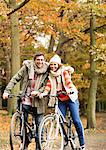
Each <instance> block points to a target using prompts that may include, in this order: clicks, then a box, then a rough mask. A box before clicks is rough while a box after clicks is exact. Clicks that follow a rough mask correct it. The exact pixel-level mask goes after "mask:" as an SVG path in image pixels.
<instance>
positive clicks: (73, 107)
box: [58, 100, 85, 146]
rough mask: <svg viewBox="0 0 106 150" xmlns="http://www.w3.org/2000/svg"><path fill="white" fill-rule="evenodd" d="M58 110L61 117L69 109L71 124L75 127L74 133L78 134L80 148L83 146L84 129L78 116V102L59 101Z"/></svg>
mask: <svg viewBox="0 0 106 150" xmlns="http://www.w3.org/2000/svg"><path fill="white" fill-rule="evenodd" d="M58 105H59V109H60V110H61V112H62V114H63V116H64V117H65V116H66V112H67V107H69V110H70V112H71V116H72V119H73V123H74V125H75V128H76V131H77V133H78V138H79V142H80V146H82V145H84V144H85V141H84V128H83V125H82V122H81V119H80V116H79V101H78V100H76V101H75V102H72V101H71V100H68V101H64V102H62V101H60V100H59V104H58Z"/></svg>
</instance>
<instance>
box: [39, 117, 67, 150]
mask: <svg viewBox="0 0 106 150" xmlns="http://www.w3.org/2000/svg"><path fill="white" fill-rule="evenodd" d="M39 144H40V148H41V150H47V149H49V150H63V149H64V135H63V131H62V127H61V125H60V123H59V122H58V121H57V119H56V116H55V115H47V116H45V117H44V118H43V119H42V121H41V123H40V126H39Z"/></svg>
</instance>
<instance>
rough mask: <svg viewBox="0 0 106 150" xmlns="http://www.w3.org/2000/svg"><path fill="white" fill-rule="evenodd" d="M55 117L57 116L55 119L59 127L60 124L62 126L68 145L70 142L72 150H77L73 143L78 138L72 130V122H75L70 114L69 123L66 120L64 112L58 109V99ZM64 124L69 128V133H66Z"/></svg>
mask: <svg viewBox="0 0 106 150" xmlns="http://www.w3.org/2000/svg"><path fill="white" fill-rule="evenodd" d="M54 115H55V117H56V119H57V122H58V125H59V123H60V125H61V127H62V130H63V133H64V135H65V140H66V142H67V144H68V141H70V143H71V146H72V148H73V149H76V145H75V143H74V141H73V140H74V139H75V138H76V137H74V136H73V135H72V132H71V130H72V122H73V121H72V119H71V115H70V112H69V113H68V122H67V120H66V118H65V117H64V116H63V114H62V112H61V111H60V109H59V107H58V98H56V104H55V114H54ZM64 124H65V125H66V126H67V130H68V131H67V132H68V133H67V132H66V129H65V127H64ZM57 132H58V130H57ZM67 144H66V145H67Z"/></svg>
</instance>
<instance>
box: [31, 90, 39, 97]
mask: <svg viewBox="0 0 106 150" xmlns="http://www.w3.org/2000/svg"><path fill="white" fill-rule="evenodd" d="M31 96H39V91H32V92H31Z"/></svg>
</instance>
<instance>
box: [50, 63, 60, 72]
mask: <svg viewBox="0 0 106 150" xmlns="http://www.w3.org/2000/svg"><path fill="white" fill-rule="evenodd" d="M58 68H59V64H58V63H56V62H51V63H50V69H51V70H52V71H53V72H56V71H57V70H58Z"/></svg>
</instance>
